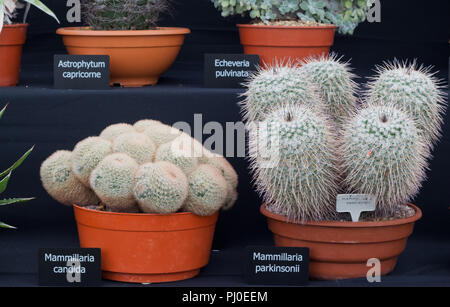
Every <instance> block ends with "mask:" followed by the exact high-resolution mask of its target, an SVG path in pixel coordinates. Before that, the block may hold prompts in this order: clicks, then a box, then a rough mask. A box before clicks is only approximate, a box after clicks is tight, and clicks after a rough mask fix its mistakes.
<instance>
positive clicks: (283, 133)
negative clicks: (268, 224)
mask: <svg viewBox="0 0 450 307" xmlns="http://www.w3.org/2000/svg"><path fill="white" fill-rule="evenodd" d="M267 150H268V151H267ZM266 154H268V155H266ZM249 156H250V160H251V169H252V171H253V175H254V176H253V177H254V180H255V183H256V187H257V190H258V192H259V193H260V194H261V195H262V196H263V198H264V201H265V202H266V203H267V205H268V208H269V209H270V210H271V211H273V212H276V213H278V214H282V215H285V216H287V217H288V218H289V219H292V220H299V221H306V220H311V219H312V220H321V219H331V218H333V217H334V208H333V206H334V202H335V200H336V195H337V193H338V184H337V183H338V170H337V167H336V165H337V161H336V145H335V140H334V135H333V134H332V133H331V128H330V125H329V124H328V123H327V119H326V117H325V116H323V115H320V114H318V113H316V112H315V111H313V110H312V109H311V108H310V107H308V106H286V107H282V108H278V109H276V110H275V111H273V112H272V113H270V115H269V116H268V117H267V120H266V121H264V122H262V123H261V124H260V125H259V126H258V127H257V128H254V129H253V130H252V131H251V132H250V136H249Z"/></svg>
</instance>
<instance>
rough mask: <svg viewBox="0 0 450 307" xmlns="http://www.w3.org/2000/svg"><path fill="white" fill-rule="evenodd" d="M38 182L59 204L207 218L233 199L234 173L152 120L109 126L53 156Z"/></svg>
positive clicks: (195, 144)
mask: <svg viewBox="0 0 450 307" xmlns="http://www.w3.org/2000/svg"><path fill="white" fill-rule="evenodd" d="M152 136H153V137H154V138H152ZM205 169H207V170H208V171H204V170H205ZM211 169H212V171H211ZM41 179H42V183H43V186H44V188H45V189H46V190H47V191H48V193H49V194H50V195H51V196H52V197H53V198H55V199H56V200H57V201H59V202H61V203H63V204H66V205H72V204H79V205H85V206H89V207H95V206H96V205H98V204H99V203H100V202H101V203H102V204H103V205H104V206H105V207H106V209H107V210H109V211H115V212H130V213H131V212H139V211H142V212H145V213H160V214H168V213H174V212H177V211H179V210H185V211H191V212H193V213H195V214H197V215H210V214H213V213H214V212H215V211H217V210H218V209H220V208H223V209H228V208H230V207H231V206H233V204H234V202H235V201H236V198H237V192H236V187H237V174H236V172H235V171H234V169H233V168H232V166H231V165H230V164H229V163H228V162H227V161H226V160H225V159H224V158H223V157H221V156H217V155H213V154H211V153H210V152H209V151H207V150H206V149H205V148H203V146H202V145H201V143H199V142H198V141H195V140H194V139H192V138H191V137H190V136H188V135H187V134H184V133H182V132H181V131H180V130H178V129H175V128H173V127H170V126H167V125H164V124H162V123H161V122H158V121H153V120H142V121H139V122H137V123H136V124H135V125H134V126H132V125H129V124H123V123H122V124H115V125H111V126H109V127H107V128H106V129H104V130H103V131H102V133H101V134H100V136H99V137H89V138H87V139H85V140H83V141H81V142H79V143H78V144H77V145H76V146H75V148H74V151H73V152H70V151H58V152H56V153H55V154H53V155H52V156H50V157H49V158H48V159H47V160H46V161H44V163H43V164H42V166H41Z"/></svg>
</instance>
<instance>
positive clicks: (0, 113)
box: [0, 0, 8, 119]
mask: <svg viewBox="0 0 450 307" xmlns="http://www.w3.org/2000/svg"><path fill="white" fill-rule="evenodd" d="M1 1H3V0H0V2H1ZM0 31H1V30H0ZM7 107H8V104H6V106H4V107H3V109H2V110H1V111H0V119H1V118H2V117H3V114H5V111H6V108H7Z"/></svg>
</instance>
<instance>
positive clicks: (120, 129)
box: [100, 123, 136, 142]
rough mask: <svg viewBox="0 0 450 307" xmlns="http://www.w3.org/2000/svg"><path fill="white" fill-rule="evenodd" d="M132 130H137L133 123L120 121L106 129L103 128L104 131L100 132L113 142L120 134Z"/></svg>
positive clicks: (102, 136) (103, 136)
mask: <svg viewBox="0 0 450 307" xmlns="http://www.w3.org/2000/svg"><path fill="white" fill-rule="evenodd" d="M130 132H136V130H135V129H134V127H133V126H132V125H130V124H125V123H119V124H114V125H111V126H108V127H106V128H105V129H103V131H102V132H101V133H100V137H101V138H104V139H106V140H108V141H111V142H112V141H114V139H115V138H116V137H118V136H119V135H121V134H123V133H130Z"/></svg>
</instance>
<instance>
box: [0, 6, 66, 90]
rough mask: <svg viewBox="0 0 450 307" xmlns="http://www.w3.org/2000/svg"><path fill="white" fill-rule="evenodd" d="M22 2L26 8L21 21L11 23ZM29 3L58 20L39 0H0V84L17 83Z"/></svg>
mask: <svg viewBox="0 0 450 307" xmlns="http://www.w3.org/2000/svg"><path fill="white" fill-rule="evenodd" d="M24 3H26V8H25V14H24V17H23V22H22V23H13V21H14V19H15V18H16V17H17V13H18V10H19V9H21V8H24V7H25V4H24ZM30 5H34V6H36V7H37V8H38V9H40V10H42V11H43V12H45V13H46V14H48V15H50V16H52V17H53V18H55V19H56V20H57V21H58V18H56V16H55V14H53V12H52V11H51V10H50V9H49V8H48V7H46V6H45V5H44V4H43V3H42V2H40V1H39V0H23V1H19V0H0V86H15V85H17V83H19V71H20V60H21V58H22V46H23V44H24V43H25V37H26V33H27V27H28V24H27V23H26V19H27V15H28V11H29V9H30ZM58 22H59V21H58Z"/></svg>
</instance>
